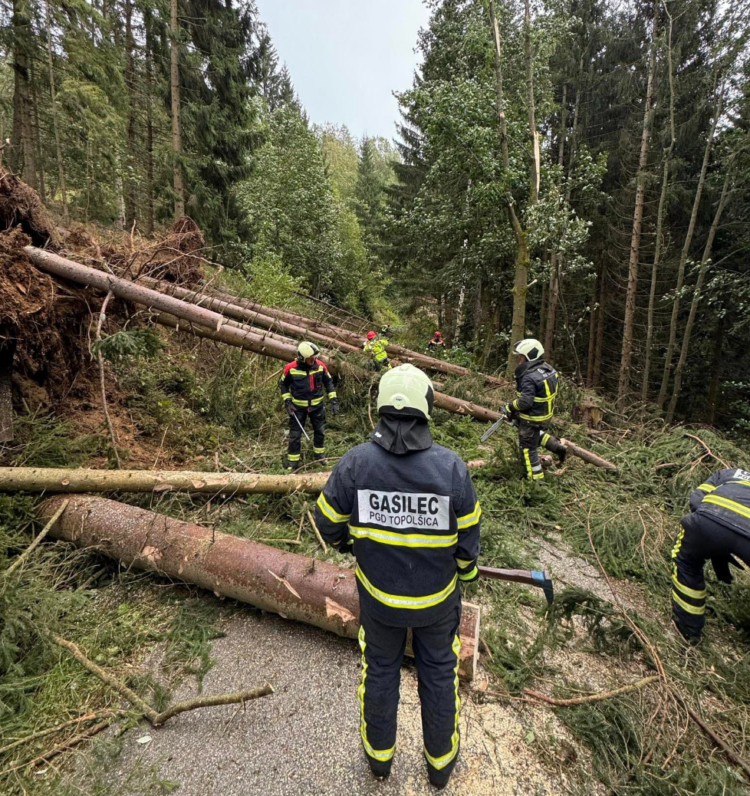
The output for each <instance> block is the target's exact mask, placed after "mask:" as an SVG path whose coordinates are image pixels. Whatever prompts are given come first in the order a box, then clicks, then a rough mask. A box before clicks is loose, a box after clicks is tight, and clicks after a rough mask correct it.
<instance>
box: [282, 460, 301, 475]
mask: <svg viewBox="0 0 750 796" xmlns="http://www.w3.org/2000/svg"><path fill="white" fill-rule="evenodd" d="M298 467H299V462H290V461H287V463H286V466H285V467H284V469H285V470H286V471H287V472H288V473H293V472H294V471H295V470H296V469H297V468H298Z"/></svg>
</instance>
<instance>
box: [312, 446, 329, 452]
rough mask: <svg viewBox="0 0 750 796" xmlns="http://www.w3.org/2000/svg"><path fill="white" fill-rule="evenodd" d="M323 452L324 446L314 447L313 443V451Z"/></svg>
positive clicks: (324, 450)
mask: <svg viewBox="0 0 750 796" xmlns="http://www.w3.org/2000/svg"><path fill="white" fill-rule="evenodd" d="M325 452H326V449H325V448H316V447H315V446H314V445H313V453H325Z"/></svg>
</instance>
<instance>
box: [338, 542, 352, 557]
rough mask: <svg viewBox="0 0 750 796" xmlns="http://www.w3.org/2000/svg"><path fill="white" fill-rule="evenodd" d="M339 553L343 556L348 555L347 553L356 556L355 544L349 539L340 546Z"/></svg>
mask: <svg viewBox="0 0 750 796" xmlns="http://www.w3.org/2000/svg"><path fill="white" fill-rule="evenodd" d="M339 553H341V554H342V555H346V554H347V553H348V554H349V555H351V556H353V555H354V542H353V541H352V540H351V539H350V538H347V540H346V541H345V542H344V543H343V544H341V545H340V546H339Z"/></svg>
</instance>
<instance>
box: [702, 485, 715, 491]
mask: <svg viewBox="0 0 750 796" xmlns="http://www.w3.org/2000/svg"><path fill="white" fill-rule="evenodd" d="M698 489H700V491H701V492H713V491H714V489H716V487H715V486H714V485H713V484H701V485H700V486H699V487H698Z"/></svg>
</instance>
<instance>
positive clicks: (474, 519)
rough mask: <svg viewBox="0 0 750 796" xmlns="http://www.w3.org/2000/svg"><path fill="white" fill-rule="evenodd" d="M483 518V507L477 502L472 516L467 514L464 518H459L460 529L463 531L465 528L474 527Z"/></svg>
mask: <svg viewBox="0 0 750 796" xmlns="http://www.w3.org/2000/svg"><path fill="white" fill-rule="evenodd" d="M481 516H482V507H481V506H480V505H479V501H477V504H476V506H474V511H472V512H471V514H465V515H464V516H463V517H458V519H457V521H458V529H459V530H462V529H463V528H469V527H470V526H472V525H476V524H477V523H478V522H479V518H480V517H481Z"/></svg>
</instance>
